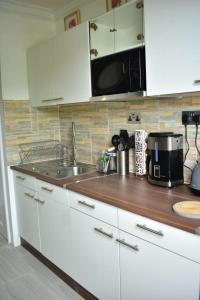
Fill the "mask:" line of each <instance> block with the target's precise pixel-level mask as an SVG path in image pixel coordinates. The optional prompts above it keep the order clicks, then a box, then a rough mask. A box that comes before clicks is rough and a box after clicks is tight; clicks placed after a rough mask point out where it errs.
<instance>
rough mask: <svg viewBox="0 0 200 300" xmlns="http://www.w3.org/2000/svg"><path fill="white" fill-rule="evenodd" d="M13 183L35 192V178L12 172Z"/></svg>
mask: <svg viewBox="0 0 200 300" xmlns="http://www.w3.org/2000/svg"><path fill="white" fill-rule="evenodd" d="M14 178H15V182H16V183H18V184H21V185H23V186H25V187H27V188H30V189H32V190H35V178H34V177H32V176H29V175H27V174H24V173H21V172H16V171H15V172H14Z"/></svg>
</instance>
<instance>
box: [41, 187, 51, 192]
mask: <svg viewBox="0 0 200 300" xmlns="http://www.w3.org/2000/svg"><path fill="white" fill-rule="evenodd" d="M41 189H42V190H44V191H47V192H49V193H52V192H53V189H49V188H47V187H45V186H42V187H41Z"/></svg>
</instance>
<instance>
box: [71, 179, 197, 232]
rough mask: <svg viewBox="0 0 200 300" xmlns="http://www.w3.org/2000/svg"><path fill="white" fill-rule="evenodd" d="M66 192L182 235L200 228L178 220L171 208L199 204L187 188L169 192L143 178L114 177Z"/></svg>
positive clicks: (192, 222)
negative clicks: (139, 217) (192, 203)
mask: <svg viewBox="0 0 200 300" xmlns="http://www.w3.org/2000/svg"><path fill="white" fill-rule="evenodd" d="M67 188H68V189H69V190H72V191H74V192H78V193H81V194H83V195H85V196H88V197H91V198H94V199H96V200H100V201H102V202H105V203H108V204H110V205H113V206H117V207H119V208H122V209H125V210H128V211H130V212H133V213H136V214H139V215H142V216H145V217H148V218H151V219H153V220H156V221H159V222H161V223H165V224H168V225H171V226H174V227H177V228H180V229H182V230H185V231H189V232H192V233H196V230H197V228H198V227H199V228H200V220H192V219H186V218H183V217H180V216H178V215H176V214H175V213H174V211H173V210H172V205H173V204H174V203H176V202H179V201H183V200H198V201H200V197H198V196H195V195H193V194H192V192H191V191H190V189H189V187H188V186H186V185H181V186H179V187H175V188H171V189H169V188H165V187H159V186H155V185H152V184H149V183H148V182H147V179H146V177H145V176H144V177H136V176H135V175H133V174H131V175H129V176H120V175H118V174H113V175H109V176H105V177H102V178H94V179H90V180H86V181H80V182H79V183H74V184H70V185H68V186H67Z"/></svg>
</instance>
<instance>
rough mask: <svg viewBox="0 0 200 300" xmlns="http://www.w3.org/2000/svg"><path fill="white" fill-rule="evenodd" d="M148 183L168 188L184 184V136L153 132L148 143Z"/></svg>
mask: <svg viewBox="0 0 200 300" xmlns="http://www.w3.org/2000/svg"><path fill="white" fill-rule="evenodd" d="M147 173H148V181H149V182H150V183H152V184H157V185H161V186H166V187H173V186H176V185H179V184H182V183H183V135H182V134H175V133H173V132H152V133H150V134H149V136H148V142H147Z"/></svg>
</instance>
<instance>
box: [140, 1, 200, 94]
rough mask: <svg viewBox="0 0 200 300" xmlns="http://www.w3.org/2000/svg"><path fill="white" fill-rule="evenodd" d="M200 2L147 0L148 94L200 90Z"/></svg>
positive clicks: (145, 6) (145, 10) (145, 12)
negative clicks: (196, 81)
mask: <svg viewBox="0 0 200 300" xmlns="http://www.w3.org/2000/svg"><path fill="white" fill-rule="evenodd" d="M199 11H200V1H198V0H193V1H188V0H184V1H179V0H174V1H165V0H144V19H145V44H146V70H147V95H148V96H152V95H162V94H173V93H183V92H195V91H199V90H200V81H199V82H198V83H195V80H200V56H199V48H200V39H199V38H198V37H199V36H200V26H199Z"/></svg>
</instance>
